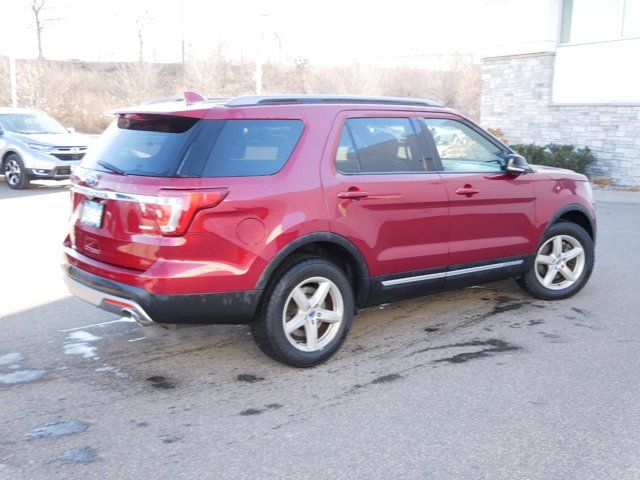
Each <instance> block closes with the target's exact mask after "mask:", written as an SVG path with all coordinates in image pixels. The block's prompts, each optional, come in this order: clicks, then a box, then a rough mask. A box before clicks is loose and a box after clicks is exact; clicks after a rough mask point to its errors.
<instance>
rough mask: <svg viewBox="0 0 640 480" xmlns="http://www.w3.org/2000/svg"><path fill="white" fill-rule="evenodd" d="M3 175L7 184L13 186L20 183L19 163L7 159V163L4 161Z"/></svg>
mask: <svg viewBox="0 0 640 480" xmlns="http://www.w3.org/2000/svg"><path fill="white" fill-rule="evenodd" d="M4 176H5V178H6V179H7V183H9V185H13V186H15V185H18V184H19V183H20V178H21V177H22V171H21V169H20V165H19V164H18V162H17V161H16V160H14V159H10V160H7V163H5V165H4Z"/></svg>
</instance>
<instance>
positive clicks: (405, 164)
mask: <svg viewBox="0 0 640 480" xmlns="http://www.w3.org/2000/svg"><path fill="white" fill-rule="evenodd" d="M335 163H336V168H337V170H338V171H339V172H340V173H347V174H349V173H411V172H424V171H425V166H424V162H423V160H422V155H421V153H420V146H419V144H418V138H417V135H416V132H415V131H414V129H413V126H412V125H411V121H410V120H409V119H408V118H350V119H348V120H347V121H346V122H345V125H344V127H343V129H342V135H341V137H340V143H339V145H338V151H337V153H336V159H335Z"/></svg>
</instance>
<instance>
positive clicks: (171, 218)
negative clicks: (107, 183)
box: [140, 188, 229, 236]
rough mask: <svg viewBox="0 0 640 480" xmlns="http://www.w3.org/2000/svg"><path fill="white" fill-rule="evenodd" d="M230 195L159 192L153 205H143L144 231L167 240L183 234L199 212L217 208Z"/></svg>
mask: <svg viewBox="0 0 640 480" xmlns="http://www.w3.org/2000/svg"><path fill="white" fill-rule="evenodd" d="M228 193H229V191H228V190H227V189H223V188H220V189H203V190H160V191H159V192H158V195H157V196H156V197H153V202H141V203H140V208H141V210H142V218H143V219H146V220H147V221H145V222H143V223H142V224H141V225H140V230H141V231H146V232H150V231H156V232H160V233H161V234H162V235H165V236H178V235H182V234H184V232H185V231H186V230H187V228H188V227H189V224H190V223H191V220H193V216H194V215H195V214H196V212H198V211H199V210H203V209H206V208H212V207H215V206H216V205H218V204H219V203H220V202H222V200H224V197H226V196H227V194H228Z"/></svg>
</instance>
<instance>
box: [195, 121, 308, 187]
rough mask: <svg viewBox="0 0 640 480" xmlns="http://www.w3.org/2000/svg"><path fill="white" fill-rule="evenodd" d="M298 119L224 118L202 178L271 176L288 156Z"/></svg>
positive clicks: (297, 131) (297, 134) (297, 130)
mask: <svg viewBox="0 0 640 480" xmlns="http://www.w3.org/2000/svg"><path fill="white" fill-rule="evenodd" d="M303 128H304V124H303V123H302V122H301V121H300V120H228V121H226V122H225V124H224V126H223V127H222V130H221V131H220V133H219V135H218V138H217V140H216V142H215V144H214V146H213V149H212V150H211V153H210V155H209V158H208V160H207V163H206V164H205V166H204V170H203V172H202V176H203V177H243V176H254V175H271V174H273V173H276V172H278V171H279V170H280V169H281V168H282V167H283V166H284V164H285V163H286V161H287V160H288V159H289V156H290V155H291V152H293V149H294V148H295V146H296V144H297V143H298V139H299V138H300V135H301V134H302V130H303Z"/></svg>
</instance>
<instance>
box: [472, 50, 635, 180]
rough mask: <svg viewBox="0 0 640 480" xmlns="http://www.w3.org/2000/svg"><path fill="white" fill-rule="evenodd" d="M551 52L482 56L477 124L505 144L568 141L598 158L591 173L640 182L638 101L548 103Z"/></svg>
mask: <svg viewBox="0 0 640 480" xmlns="http://www.w3.org/2000/svg"><path fill="white" fill-rule="evenodd" d="M554 59H555V54H553V53H542V54H532V55H517V56H509V57H494V58H486V59H484V60H483V62H482V101H481V124H482V126H483V127H485V128H499V129H500V130H502V131H503V132H504V134H505V136H506V138H507V140H508V142H509V143H511V144H516V143H535V144H538V145H545V144H547V143H569V144H573V145H576V146H578V147H582V146H587V147H589V148H591V149H592V150H593V153H594V154H595V156H596V157H597V158H598V164H597V165H596V167H595V169H594V172H593V173H594V175H596V176H607V177H611V180H612V182H613V183H614V184H618V185H633V184H638V183H640V105H562V104H553V103H551V92H552V85H553V68H554Z"/></svg>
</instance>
